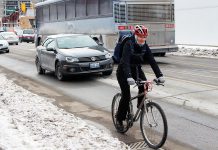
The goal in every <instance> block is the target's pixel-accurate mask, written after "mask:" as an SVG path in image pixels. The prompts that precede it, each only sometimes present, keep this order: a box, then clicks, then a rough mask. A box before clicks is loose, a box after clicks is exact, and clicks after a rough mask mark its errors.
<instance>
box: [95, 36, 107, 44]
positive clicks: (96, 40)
mask: <svg viewBox="0 0 218 150" xmlns="http://www.w3.org/2000/svg"><path fill="white" fill-rule="evenodd" d="M92 39H93V40H95V42H96V43H97V44H98V45H101V46H103V45H104V43H103V42H101V41H100V40H99V38H98V37H96V36H94V37H92Z"/></svg>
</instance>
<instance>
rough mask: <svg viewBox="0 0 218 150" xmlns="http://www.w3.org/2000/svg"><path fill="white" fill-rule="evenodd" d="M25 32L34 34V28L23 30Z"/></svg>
mask: <svg viewBox="0 0 218 150" xmlns="http://www.w3.org/2000/svg"><path fill="white" fill-rule="evenodd" d="M23 34H34V31H33V30H23Z"/></svg>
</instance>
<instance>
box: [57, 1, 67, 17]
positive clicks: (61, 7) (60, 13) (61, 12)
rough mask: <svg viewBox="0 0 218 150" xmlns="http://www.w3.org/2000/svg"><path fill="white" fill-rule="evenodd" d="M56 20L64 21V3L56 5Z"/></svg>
mask: <svg viewBox="0 0 218 150" xmlns="http://www.w3.org/2000/svg"><path fill="white" fill-rule="evenodd" d="M57 7H58V20H65V3H58V4H57Z"/></svg>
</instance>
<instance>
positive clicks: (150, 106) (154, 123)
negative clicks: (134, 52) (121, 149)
mask: <svg viewBox="0 0 218 150" xmlns="http://www.w3.org/2000/svg"><path fill="white" fill-rule="evenodd" d="M153 81H154V82H155V83H156V85H163V84H161V83H158V82H157V79H154V80H153ZM152 84H153V82H152V81H140V80H137V81H136V85H135V87H136V86H140V85H144V89H145V90H144V92H143V93H140V94H138V95H136V96H134V97H131V99H130V102H129V110H128V112H127V115H126V120H125V121H124V128H123V129H122V130H120V128H118V127H117V119H116V113H117V110H118V106H119V102H120V98H121V93H117V94H116V95H115V96H114V97H113V101H112V106H111V109H112V119H113V123H114V126H115V128H116V129H117V131H118V132H120V133H125V132H127V131H128V129H129V128H131V127H132V126H133V123H134V122H136V121H138V120H139V118H140V129H141V132H142V136H143V138H144V140H145V142H146V143H147V145H148V146H149V147H150V148H154V149H158V148H160V147H162V146H163V145H164V143H165V141H166V139H167V133H168V126H167V119H166V116H165V113H164V111H163V109H162V108H161V107H160V105H158V104H157V103H155V102H152V101H151V100H150V99H149V98H148V97H147V93H148V92H150V91H151V90H152ZM140 96H143V100H142V101H141V103H140V105H139V107H138V109H137V111H136V113H135V114H134V111H133V104H132V101H133V100H135V99H137V98H138V97H140ZM157 115H160V116H159V118H158V116H157ZM159 119H160V122H159ZM146 121H147V122H146ZM157 127H160V128H161V130H158V129H156V128H157ZM152 135H154V138H153V136H152Z"/></svg>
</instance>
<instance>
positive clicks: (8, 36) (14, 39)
mask: <svg viewBox="0 0 218 150" xmlns="http://www.w3.org/2000/svg"><path fill="white" fill-rule="evenodd" d="M0 35H1V36H2V37H3V38H4V39H5V40H6V41H8V43H9V44H16V45H18V42H19V37H18V36H17V35H16V34H15V33H14V32H1V33H0Z"/></svg>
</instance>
